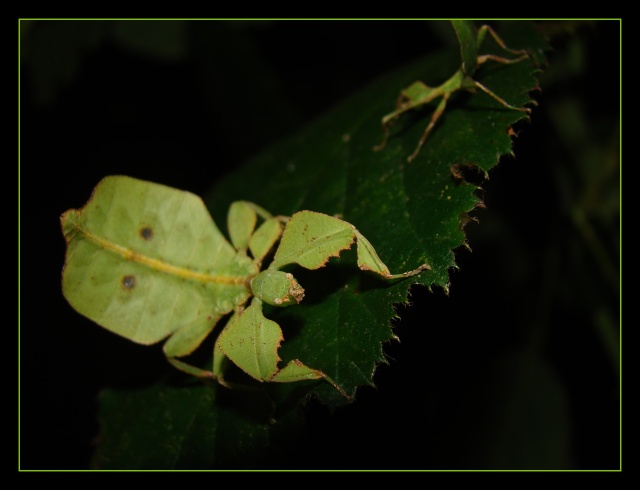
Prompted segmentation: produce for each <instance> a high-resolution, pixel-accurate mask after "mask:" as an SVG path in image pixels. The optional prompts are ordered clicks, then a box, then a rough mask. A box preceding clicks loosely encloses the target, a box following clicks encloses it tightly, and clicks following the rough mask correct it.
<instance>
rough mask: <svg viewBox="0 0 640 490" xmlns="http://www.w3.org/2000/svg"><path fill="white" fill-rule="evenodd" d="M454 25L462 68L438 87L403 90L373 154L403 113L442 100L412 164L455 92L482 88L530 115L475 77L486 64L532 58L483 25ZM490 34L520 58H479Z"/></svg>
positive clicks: (414, 85)
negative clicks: (508, 44)
mask: <svg viewBox="0 0 640 490" xmlns="http://www.w3.org/2000/svg"><path fill="white" fill-rule="evenodd" d="M451 23H452V24H453V28H454V29H455V31H456V35H457V37H458V41H459V42H460V54H461V56H462V64H461V66H460V69H459V70H458V71H456V72H455V73H454V74H453V76H451V78H449V79H448V80H447V81H445V82H444V83H442V84H441V85H439V86H437V87H430V86H428V85H426V84H425V83H423V82H421V81H419V80H418V81H416V82H413V83H412V84H411V85H409V86H408V87H407V88H405V89H403V90H401V91H400V95H399V96H398V100H397V102H396V108H395V110H394V111H393V112H391V113H389V114H387V115H385V116H384V117H383V118H382V130H383V133H384V135H383V138H382V141H381V142H380V144H378V145H376V146H374V147H373V149H374V151H380V150H382V149H383V148H384V147H385V146H386V144H387V140H388V139H389V127H390V126H391V125H393V123H395V122H396V121H397V120H398V118H399V117H400V116H401V115H402V114H404V113H405V112H407V111H410V110H412V109H415V108H417V107H420V106H422V105H425V104H428V103H429V102H431V101H432V100H435V99H437V98H438V97H442V100H441V101H440V103H439V104H438V106H437V107H436V109H435V111H434V112H433V114H432V116H431V119H430V120H429V124H428V125H427V128H426V129H425V131H424V133H422V137H421V138H420V140H419V142H418V145H417V146H416V149H415V150H414V151H413V153H412V154H411V155H409V157H407V161H408V162H409V163H411V162H412V161H413V160H414V159H415V157H416V156H417V155H418V153H419V152H420V149H421V148H422V145H424V142H425V141H426V139H427V136H429V133H431V131H432V130H433V128H434V126H435V125H436V123H437V122H438V119H440V117H441V116H442V114H443V113H444V111H445V108H446V106H447V101H448V100H449V98H450V97H451V96H452V95H453V94H454V93H456V92H458V91H460V90H466V91H468V92H475V91H476V89H480V90H482V91H483V92H485V93H486V94H488V95H490V96H491V97H493V98H494V99H495V100H497V101H498V102H499V103H500V104H502V105H503V106H504V107H506V108H508V109H513V110H515V111H521V112H525V113H530V112H531V109H529V108H528V107H516V106H513V105H511V104H509V103H508V102H506V101H505V100H504V99H502V98H501V97H499V96H498V95H497V94H495V93H494V92H492V91H491V90H490V89H489V88H487V87H485V86H484V85H482V84H481V83H480V82H478V81H477V80H474V79H473V78H472V76H473V74H474V73H475V72H476V70H477V69H478V67H479V66H480V65H482V64H483V63H485V62H486V61H489V60H492V61H496V62H498V63H503V64H512V63H518V62H519V61H522V60H524V59H526V58H528V57H529V54H528V53H527V52H526V50H513V49H510V48H508V47H507V46H506V44H505V43H504V41H503V40H502V39H501V38H500V37H499V36H498V35H497V34H496V33H495V31H494V30H493V29H492V28H491V27H490V26H488V25H483V26H482V27H480V29H476V28H475V26H474V24H473V22H471V21H463V20H453V21H451ZM487 32H488V33H489V34H490V35H491V37H493V39H494V40H495V41H496V42H497V43H498V45H499V46H500V47H501V48H502V49H504V50H505V51H507V52H509V53H512V54H515V55H518V57H517V58H503V57H500V56H496V55H493V54H485V55H478V50H479V49H480V46H481V45H482V42H483V41H484V38H485V36H486V34H487Z"/></svg>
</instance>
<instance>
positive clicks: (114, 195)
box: [61, 176, 430, 399]
mask: <svg viewBox="0 0 640 490" xmlns="http://www.w3.org/2000/svg"><path fill="white" fill-rule="evenodd" d="M258 218H261V219H262V223H261V224H260V226H258V227H257V228H256V225H257V223H258ZM227 222H228V223H227V224H228V231H229V236H230V239H231V243H229V241H228V240H227V239H226V238H225V237H224V236H223V235H222V233H221V232H220V230H219V229H218V227H217V226H216V224H215V223H214V222H213V220H212V218H211V216H210V214H209V212H208V211H207V209H206V207H205V205H204V203H203V202H202V200H201V199H200V198H199V197H197V196H196V195H194V194H191V193H189V192H185V191H180V190H177V189H173V188H171V187H167V186H164V185H160V184H154V183H150V182H145V181H142V180H138V179H133V178H131V177H124V176H110V177H106V178H104V179H103V180H102V181H101V182H100V183H99V184H98V185H97V186H96V188H95V189H94V192H93V194H92V196H91V199H90V200H89V201H88V202H87V204H86V205H85V206H84V207H83V208H81V209H70V210H68V211H66V212H65V213H64V214H63V215H62V216H61V225H62V231H63V234H64V236H65V239H66V242H67V252H66V260H65V265H64V269H63V274H62V291H63V294H64V296H65V297H66V299H67V300H68V301H69V303H70V304H71V306H72V307H73V308H74V309H76V310H77V311H78V312H79V313H81V314H83V315H85V316H86V317H88V318H89V319H91V320H93V321H94V322H96V323H98V324H99V325H101V326H102V327H104V328H106V329H108V330H110V331H112V332H114V333H116V334H118V335H121V336H123V337H125V338H127V339H129V340H131V341H133V342H136V343H139V344H144V345H150V344H154V343H157V342H159V341H161V340H163V339H166V342H165V343H164V345H163V350H164V353H165V355H166V357H167V359H168V361H169V362H170V363H171V364H172V365H173V366H175V367H176V368H178V369H180V370H182V371H184V372H186V373H189V374H191V375H194V376H197V377H200V378H209V379H211V378H213V379H215V380H217V381H218V382H219V383H220V384H222V385H224V386H230V384H229V383H227V381H226V380H225V378H224V369H225V365H226V359H229V360H231V361H232V362H233V363H234V364H235V365H236V366H238V367H239V368H240V369H242V370H243V371H244V372H245V373H247V374H248V375H249V376H251V377H253V378H255V379H256V380H258V381H267V382H276V383H286V382H295V381H301V380H309V379H325V380H326V381H328V382H329V383H331V384H332V385H333V386H334V387H335V388H336V389H337V390H338V391H339V392H340V393H341V394H342V395H344V396H345V398H347V399H349V398H350V397H349V396H348V395H347V394H346V393H345V391H344V390H343V389H342V388H341V387H340V386H338V384H337V383H336V382H335V381H333V380H332V379H331V378H329V376H327V375H326V374H325V373H324V372H323V371H321V370H319V369H314V368H311V367H309V366H307V365H305V364H304V363H302V362H301V361H300V360H298V359H294V360H292V361H290V362H289V363H288V364H287V365H286V366H284V367H283V368H279V367H278V363H279V361H280V358H279V356H278V348H279V346H280V343H281V342H282V341H283V340H284V338H283V335H282V330H281V329H280V326H279V325H278V324H277V323H276V322H274V321H272V320H269V319H268V318H266V317H265V316H264V315H263V312H262V305H263V303H267V304H270V305H274V306H279V307H286V306H290V305H296V304H298V303H300V302H301V301H302V299H303V298H304V289H303V288H302V286H300V284H298V282H297V281H296V279H295V278H294V277H293V275H292V274H290V273H288V272H284V271H282V270H281V269H282V268H284V267H285V266H287V265H290V264H298V265H300V266H302V267H304V268H307V269H311V270H314V269H318V268H320V267H323V266H324V265H325V264H326V263H327V261H328V259H329V258H330V257H334V256H338V255H339V254H340V252H341V251H343V250H346V249H348V248H350V247H351V245H352V244H353V243H354V242H355V243H356V244H357V263H358V266H359V268H360V269H362V270H368V271H372V272H374V273H376V274H378V275H379V276H381V277H382V278H385V279H389V280H391V279H400V278H406V277H411V276H414V275H416V274H419V273H420V272H422V271H424V270H427V269H430V267H429V265H428V264H423V265H421V266H420V267H418V268H417V269H415V270H412V271H409V272H404V273H401V274H391V273H390V272H389V269H388V268H387V266H386V265H385V264H384V263H383V262H382V260H380V258H379V257H378V255H377V253H376V251H375V250H374V248H373V246H372V245H371V243H369V241H368V240H367V239H366V238H365V237H364V236H362V234H360V232H359V231H358V230H357V229H356V228H355V227H354V226H353V225H351V224H350V223H347V222H346V221H342V220H340V219H338V218H334V217H332V216H328V215H325V214H322V213H317V212H313V211H300V212H298V213H296V214H294V215H293V216H292V217H291V218H285V217H274V216H272V215H271V214H270V213H268V212H267V211H266V210H264V209H263V208H261V207H259V206H257V205H256V204H253V203H250V202H247V201H238V202H234V203H233V204H232V205H231V207H230V209H229V213H228V218H227ZM278 242H279V245H278V247H277V250H276V251H275V254H274V256H273V260H272V262H271V263H270V265H269V266H268V267H267V268H266V269H264V270H261V269H262V261H263V259H264V258H265V257H266V256H267V255H268V254H269V253H270V251H271V250H272V249H273V248H274V247H275V246H276V244H277V243H278ZM249 300H251V301H249ZM230 313H233V314H232V316H231V318H230V319H229V321H228V322H227V324H226V325H225V327H224V328H223V329H222V331H221V333H220V334H219V335H218V337H217V339H216V341H215V343H214V352H213V368H212V371H208V370H205V369H202V368H199V367H196V366H192V365H190V364H188V363H186V362H185V361H183V360H181V359H180V358H182V357H185V356H187V355H189V354H191V353H192V352H193V351H195V349H196V348H197V347H198V346H199V345H200V344H201V343H202V342H203V340H204V339H205V338H206V337H207V336H208V335H209V334H210V333H211V332H212V331H213V329H214V327H215V326H216V324H217V323H218V322H219V321H220V320H221V319H222V317H224V316H225V315H227V314H230Z"/></svg>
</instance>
